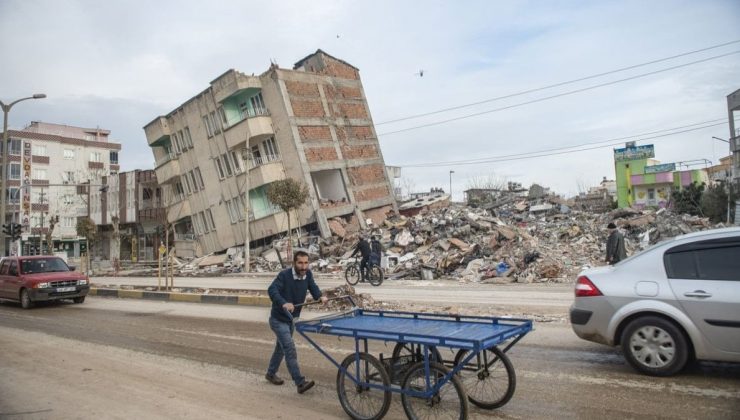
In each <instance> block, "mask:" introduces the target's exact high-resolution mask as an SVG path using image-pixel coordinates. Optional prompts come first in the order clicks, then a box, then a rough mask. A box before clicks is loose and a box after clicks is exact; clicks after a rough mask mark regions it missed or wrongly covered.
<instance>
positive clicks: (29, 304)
mask: <svg viewBox="0 0 740 420" xmlns="http://www.w3.org/2000/svg"><path fill="white" fill-rule="evenodd" d="M21 308H23V309H31V308H33V301H32V300H31V295H30V294H29V293H28V289H23V290H21Z"/></svg>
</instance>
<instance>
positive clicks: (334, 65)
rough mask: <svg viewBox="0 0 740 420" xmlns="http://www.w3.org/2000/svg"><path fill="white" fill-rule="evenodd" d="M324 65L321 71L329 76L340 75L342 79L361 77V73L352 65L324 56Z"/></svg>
mask: <svg viewBox="0 0 740 420" xmlns="http://www.w3.org/2000/svg"><path fill="white" fill-rule="evenodd" d="M323 58H324V65H325V66H326V67H325V68H324V69H323V70H322V71H321V73H323V74H327V75H329V76H334V77H339V78H341V79H355V80H356V79H359V78H360V73H359V72H358V71H357V70H355V69H353V68H352V67H350V66H348V65H346V64H344V63H342V62H341V61H337V60H333V59H331V58H329V57H327V56H324V57H323Z"/></svg>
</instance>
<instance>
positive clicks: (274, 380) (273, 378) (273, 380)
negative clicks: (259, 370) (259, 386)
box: [265, 373, 285, 385]
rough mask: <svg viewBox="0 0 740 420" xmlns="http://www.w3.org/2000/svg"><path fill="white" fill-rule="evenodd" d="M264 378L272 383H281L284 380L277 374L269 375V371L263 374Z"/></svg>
mask: <svg viewBox="0 0 740 420" xmlns="http://www.w3.org/2000/svg"><path fill="white" fill-rule="evenodd" d="M265 379H267V381H268V382H270V383H271V384H273V385H282V384H283V382H285V381H283V380H282V379H280V378H278V377H277V376H275V375H270V374H269V373H268V374H266V375H265Z"/></svg>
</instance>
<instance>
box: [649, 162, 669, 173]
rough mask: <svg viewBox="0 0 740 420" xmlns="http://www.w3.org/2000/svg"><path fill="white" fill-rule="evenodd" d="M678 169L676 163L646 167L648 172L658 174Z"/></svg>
mask: <svg viewBox="0 0 740 420" xmlns="http://www.w3.org/2000/svg"><path fill="white" fill-rule="evenodd" d="M675 170H676V164H675V163H664V164H662V165H652V166H646V167H645V173H646V174H657V173H659V172H673V171H675Z"/></svg>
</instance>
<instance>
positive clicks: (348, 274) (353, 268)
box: [344, 264, 360, 286]
mask: <svg viewBox="0 0 740 420" xmlns="http://www.w3.org/2000/svg"><path fill="white" fill-rule="evenodd" d="M344 279H345V280H347V283H349V284H351V285H352V286H354V285H355V284H357V282H358V281H360V270H359V269H358V268H357V264H351V265H350V266H349V267H347V270H345V271H344Z"/></svg>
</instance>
